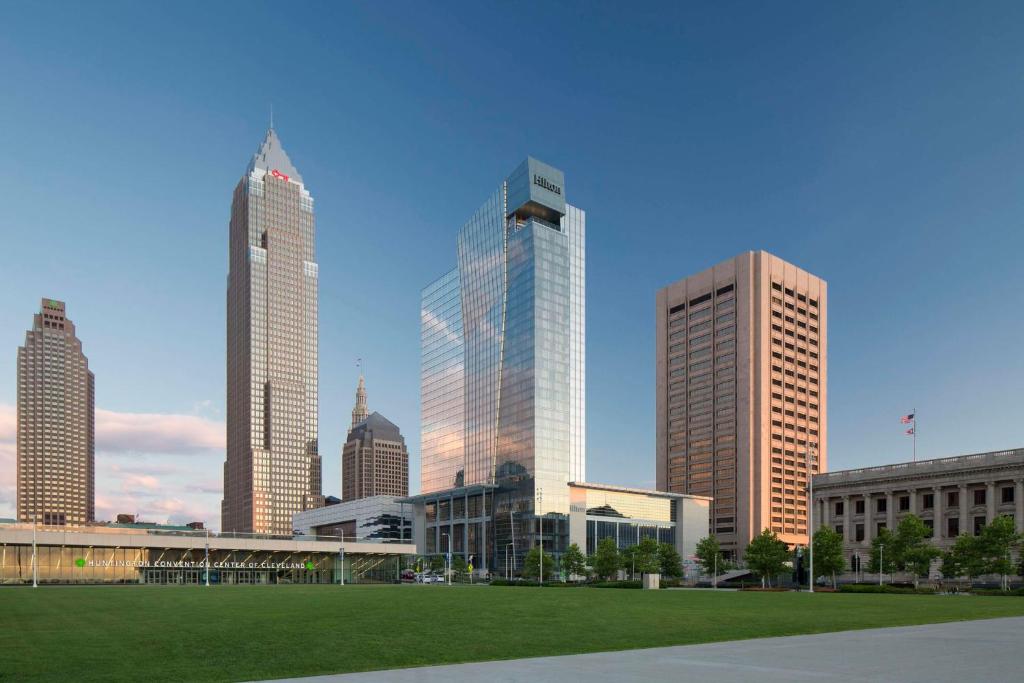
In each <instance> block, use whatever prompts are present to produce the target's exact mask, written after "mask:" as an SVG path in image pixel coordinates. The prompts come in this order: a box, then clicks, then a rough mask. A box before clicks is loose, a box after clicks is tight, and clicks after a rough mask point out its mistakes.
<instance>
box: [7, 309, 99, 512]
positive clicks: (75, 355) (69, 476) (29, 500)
mask: <svg viewBox="0 0 1024 683" xmlns="http://www.w3.org/2000/svg"><path fill="white" fill-rule="evenodd" d="M95 426H96V412H95V378H94V377H93V374H92V372H91V371H90V370H89V359H88V358H86V357H85V354H84V353H83V352H82V342H81V341H80V340H79V339H78V337H77V336H76V334H75V325H74V323H72V322H71V320H69V319H68V317H67V315H66V311H65V307H64V302H63V301H56V300H54V299H43V301H42V304H41V305H40V308H39V313H36V314H35V316H34V318H33V321H32V329H31V330H29V331H28V332H26V333H25V345H24V346H22V347H19V348H18V435H17V441H18V444H17V451H18V455H17V461H18V465H17V492H18V502H17V508H18V520H19V521H22V522H36V523H38V524H43V525H56V526H64V525H79V524H86V523H88V522H91V521H93V519H94V518H95V514H96V507H95V500H96V465H95V451H96V431H95Z"/></svg>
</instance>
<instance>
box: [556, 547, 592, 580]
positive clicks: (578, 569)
mask: <svg viewBox="0 0 1024 683" xmlns="http://www.w3.org/2000/svg"><path fill="white" fill-rule="evenodd" d="M562 569H563V570H565V573H566V574H567V575H568V576H570V577H572V576H582V577H583V578H586V577H587V571H588V570H587V558H586V557H584V556H583V553H582V551H580V547H579V546H578V545H577V544H575V543H573V544H571V545H570V546H569V547H568V548H566V549H565V552H564V553H562Z"/></svg>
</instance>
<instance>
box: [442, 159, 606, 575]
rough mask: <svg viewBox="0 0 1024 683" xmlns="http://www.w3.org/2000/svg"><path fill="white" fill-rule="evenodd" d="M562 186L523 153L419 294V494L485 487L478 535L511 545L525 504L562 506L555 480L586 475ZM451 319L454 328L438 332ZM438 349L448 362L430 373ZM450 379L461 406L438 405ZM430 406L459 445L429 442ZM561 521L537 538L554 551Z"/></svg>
mask: <svg viewBox="0 0 1024 683" xmlns="http://www.w3.org/2000/svg"><path fill="white" fill-rule="evenodd" d="M564 186H565V185H564V177H563V174H562V172H561V171H559V170H557V169H554V168H552V167H550V166H548V165H546V164H543V163H542V162H539V161H537V160H535V159H532V158H531V159H527V160H526V161H525V162H523V163H522V164H521V165H520V166H519V167H518V168H517V169H516V170H515V171H513V173H512V174H511V175H510V176H509V177H508V178H507V179H506V180H505V181H504V182H503V183H502V184H501V186H500V187H499V188H498V189H497V190H496V191H495V192H494V194H492V195H491V196H490V197H489V198H488V200H487V201H486V202H485V203H484V205H483V206H482V207H481V208H480V209H479V210H478V211H477V212H476V213H475V214H474V215H473V217H472V218H471V219H470V220H469V221H468V222H467V223H466V224H465V225H464V226H463V228H462V230H461V231H460V233H459V236H458V241H457V252H458V268H457V269H456V270H455V271H452V272H451V273H449V274H448V275H446V276H444V277H443V278H441V279H440V280H438V281H437V282H435V283H434V284H432V285H430V286H429V287H428V288H427V289H426V290H424V295H423V308H422V310H423V333H424V348H423V359H424V368H423V377H422V380H423V389H422V392H423V414H424V427H423V429H424V433H423V442H424V444H425V447H424V453H423V472H424V473H423V487H422V489H423V491H422V492H423V493H424V494H429V493H435V492H440V491H443V490H444V489H445V488H448V487H457V486H472V485H477V484H486V485H494V486H497V487H498V488H497V491H496V492H495V494H494V499H493V501H494V505H493V510H492V514H493V531H494V533H493V534H492V536H491V540H490V541H489V542H493V543H494V544H495V545H496V547H498V548H502V549H503V548H504V546H505V545H506V544H511V543H513V542H514V543H515V546H516V550H517V553H518V554H523V553H525V552H526V550H527V549H528V548H529V546H530V545H531V544H536V543H537V542H538V539H539V536H538V534H539V533H540V522H539V520H538V517H537V513H538V512H539V513H541V514H548V513H551V514H553V515H562V516H563V517H564V515H566V514H567V513H568V510H569V500H568V493H567V489H566V484H567V483H568V482H569V481H573V480H577V479H583V478H584V476H585V458H584V448H585V443H584V433H585V427H586V424H585V412H584V392H585V385H584V367H585V356H584V351H583V348H584V342H585V339H584V316H585V308H584V282H585V273H584V270H583V266H584V247H585V223H586V218H585V214H584V212H583V211H582V210H580V209H577V208H575V207H572V206H569V205H567V204H566V203H565V194H564ZM456 288H457V291H458V301H457V305H458V311H457V314H456V310H455V309H456V302H455V297H454V293H455V291H456ZM442 303H446V306H442ZM442 312H444V313H445V314H446V315H447V318H446V319H445V318H441V317H440V316H439V313H442ZM456 317H457V318H458V322H459V327H460V329H461V334H459V335H458V336H457V337H456V336H455V335H454V334H452V335H451V336H446V333H453V332H454V330H455V329H456V328H455V326H454V325H453V324H451V323H452V321H454V320H455V319H456ZM445 321H446V322H445ZM441 356H444V357H445V358H446V359H448V364H447V366H446V367H447V368H448V369H449V370H450V372H451V374H445V373H440V372H438V367H440V364H439V363H438V360H437V359H438V358H439V357H441ZM452 375H458V377H459V379H458V380H455V379H453V377H452ZM459 383H461V385H462V399H461V406H460V405H458V402H457V401H454V400H453V401H445V402H443V405H444V408H443V409H440V408H439V405H441V402H440V401H439V400H438V399H437V397H438V396H443V395H445V393H450V392H452V391H457V390H458V384H459ZM460 409H461V416H460V415H459V410H460ZM440 416H443V417H444V420H443V422H444V423H447V424H452V425H454V424H458V425H459V427H458V430H457V431H460V432H461V439H459V440H458V442H457V443H458V444H459V446H461V448H459V447H452V448H450V449H447V450H442V449H436V448H433V447H432V446H428V445H427V444H433V443H439V440H438V439H437V434H436V432H437V430H438V429H439V427H438V426H439V425H440V424H441V423H442V420H441V419H439V417H440ZM448 443H452V444H454V443H456V441H455V440H454V439H453V440H450V441H449V442H448ZM460 464H461V477H460V467H459V465H460ZM566 530H567V523H565V519H562V520H561V521H558V520H556V519H554V518H551V519H550V520H549V521H547V523H546V526H545V529H544V544H545V548H547V549H548V550H549V551H554V552H560V551H561V550H562V549H563V548H564V547H565V539H566V534H567V531H566ZM513 535H514V536H515V538H514V539H513ZM502 552H504V550H502ZM488 555H489V557H491V558H494V557H495V553H494V552H493V549H492V551H491V552H489V553H488Z"/></svg>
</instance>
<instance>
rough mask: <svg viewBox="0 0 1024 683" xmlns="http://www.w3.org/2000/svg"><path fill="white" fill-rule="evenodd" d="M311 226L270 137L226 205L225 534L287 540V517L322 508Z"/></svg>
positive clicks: (302, 190) (292, 175) (293, 177)
mask: <svg viewBox="0 0 1024 683" xmlns="http://www.w3.org/2000/svg"><path fill="white" fill-rule="evenodd" d="M314 226H315V223H314V217H313V198H312V197H311V196H310V194H309V191H308V190H307V189H306V186H305V185H304V184H303V182H302V176H301V175H299V172H298V171H297V170H296V169H295V167H294V166H293V165H292V162H291V160H289V158H288V155H287V154H285V151H284V149H283V148H282V147H281V141H280V140H279V139H278V137H277V134H276V133H275V132H274V129H273V128H271V129H270V130H268V131H267V135H266V138H265V139H264V141H263V144H262V145H260V148H259V151H258V152H257V153H256V155H255V156H254V157H253V159H252V161H251V162H250V163H249V167H248V169H247V170H246V173H245V175H243V176H242V179H241V180H240V181H239V182H238V185H237V186H236V187H235V194H234V199H233V201H232V203H231V224H230V245H229V250H228V258H229V270H228V297H227V314H228V324H227V356H228V358H227V459H226V461H225V463H224V500H223V501H222V503H221V525H222V528H223V530H225V531H243V532H257V533H278V534H290V533H291V531H292V515H293V514H295V513H296V512H301V511H302V510H308V509H310V508H314V507H319V506H320V505H322V504H323V497H322V496H321V467H320V455H319V448H318V441H317V414H318V412H317V411H318V408H317V263H316V256H315V253H314Z"/></svg>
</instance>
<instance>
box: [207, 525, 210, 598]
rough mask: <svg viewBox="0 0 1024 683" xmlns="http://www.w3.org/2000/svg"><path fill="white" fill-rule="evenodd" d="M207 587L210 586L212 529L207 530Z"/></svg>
mask: <svg viewBox="0 0 1024 683" xmlns="http://www.w3.org/2000/svg"><path fill="white" fill-rule="evenodd" d="M206 587H207V588H209V587H210V530H209V529H207V530H206Z"/></svg>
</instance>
